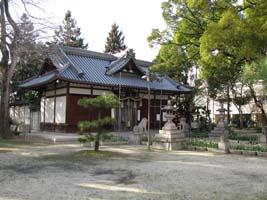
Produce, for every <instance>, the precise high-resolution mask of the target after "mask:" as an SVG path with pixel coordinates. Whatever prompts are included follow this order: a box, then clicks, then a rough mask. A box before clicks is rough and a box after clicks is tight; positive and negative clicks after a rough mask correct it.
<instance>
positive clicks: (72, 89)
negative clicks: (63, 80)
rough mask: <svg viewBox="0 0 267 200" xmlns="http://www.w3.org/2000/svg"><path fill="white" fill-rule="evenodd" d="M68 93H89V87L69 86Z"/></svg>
mask: <svg viewBox="0 0 267 200" xmlns="http://www.w3.org/2000/svg"><path fill="white" fill-rule="evenodd" d="M70 94H87V95H91V89H89V88H88V89H85V88H70Z"/></svg>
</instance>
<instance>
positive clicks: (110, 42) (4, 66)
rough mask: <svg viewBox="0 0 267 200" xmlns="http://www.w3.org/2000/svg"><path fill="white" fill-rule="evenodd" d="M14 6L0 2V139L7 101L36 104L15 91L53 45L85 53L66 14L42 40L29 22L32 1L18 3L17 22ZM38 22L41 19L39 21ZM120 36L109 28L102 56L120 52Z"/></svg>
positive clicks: (30, 95) (33, 97) (5, 133)
mask: <svg viewBox="0 0 267 200" xmlns="http://www.w3.org/2000/svg"><path fill="white" fill-rule="evenodd" d="M13 3H14V2H12V1H9V0H1V1H0V26H1V33H0V39H1V43H0V51H1V61H0V78H1V83H0V88H1V92H0V95H1V98H0V101H1V103H0V130H1V131H0V138H10V137H12V133H11V132H10V130H9V123H10V121H9V107H10V102H11V101H14V100H16V101H18V100H19V101H21V102H33V101H36V103H37V102H39V101H38V97H39V95H38V93H35V92H25V91H21V90H19V88H18V86H19V84H20V83H21V81H24V80H25V79H28V78H30V77H33V76H36V75H38V73H39V70H40V68H41V65H42V63H43V60H44V59H45V57H47V56H48V54H49V53H50V52H51V50H52V49H53V46H54V45H63V46H70V47H76V48H81V49H87V48H88V44H87V43H85V42H84V38H82V37H81V29H80V28H79V27H78V25H77V21H76V20H75V18H74V17H73V16H72V13H71V11H69V10H68V11H67V12H66V14H65V17H64V19H63V21H62V24H61V25H59V26H58V28H57V27H54V29H55V30H54V36H53V39H52V40H51V39H49V38H46V39H45V40H44V39H41V38H43V35H44V34H45V33H44V31H43V30H42V27H38V28H36V27H35V25H34V22H33V21H32V20H36V19H37V18H34V17H33V16H31V15H30V13H29V12H28V9H27V8H28V6H36V7H38V5H37V3H36V2H35V1H25V0H21V3H22V7H24V8H25V13H23V14H22V16H21V18H20V19H16V17H14V16H12V14H11V12H10V9H12V8H13V6H14V4H13ZM39 20H42V19H39ZM125 48H126V45H125V44H124V36H123V33H122V31H119V29H118V25H117V24H115V23H114V24H113V25H112V29H111V32H110V33H109V36H108V38H107V42H106V46H105V52H110V53H117V52H119V51H121V50H124V49H125Z"/></svg>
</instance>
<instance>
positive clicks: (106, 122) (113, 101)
mask: <svg viewBox="0 0 267 200" xmlns="http://www.w3.org/2000/svg"><path fill="white" fill-rule="evenodd" d="M78 104H79V105H80V106H83V107H85V108H88V107H94V108H97V110H98V113H97V116H98V119H97V120H94V121H81V122H79V124H78V127H79V129H80V130H81V132H85V131H88V130H90V129H96V132H97V133H96V135H94V134H90V133H89V134H87V139H88V140H89V141H94V142H95V151H98V150H99V142H100V140H101V139H102V140H103V139H105V137H107V136H106V135H105V131H107V130H105V127H108V126H111V125H114V123H115V120H114V119H112V118H111V117H104V118H103V117H102V115H101V112H102V111H103V109H109V108H115V107H118V106H119V105H120V102H119V99H118V97H117V96H116V95H114V94H107V95H103V96H97V97H95V98H87V99H86V98H83V99H80V100H79V102H78Z"/></svg>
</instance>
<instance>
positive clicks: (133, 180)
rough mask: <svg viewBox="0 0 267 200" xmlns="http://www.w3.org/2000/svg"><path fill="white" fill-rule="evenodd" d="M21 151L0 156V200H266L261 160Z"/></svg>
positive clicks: (73, 149) (123, 150) (265, 168)
mask: <svg viewBox="0 0 267 200" xmlns="http://www.w3.org/2000/svg"><path fill="white" fill-rule="evenodd" d="M85 149H86V148H80V147H79V146H78V145H70V144H69V145H63V144H62V145H50V146H40V147H34V146H24V147H19V148H17V149H13V150H12V151H11V152H6V153H4V152H3V153H0V200H28V199H29V200H54V199H56V200H58V199H64V200H68V199H77V200H78V199H79V200H123V199H134V200H139V199H140V200H141V199H146V200H148V199H150V200H154V199H160V200H161V199H162V200H169V199H172V200H177V199H179V200H180V199H182V200H183V199H188V200H189V199H190V200H191V199H194V200H202V199H203V200H204V199H205V200H206V199H207V200H208V199H215V200H216V199H223V200H228V199H229V200H230V199H234V200H239V199H240V200H252V199H253V200H254V199H255V200H256V199H259V200H264V199H265V200H267V159H266V158H260V157H247V156H239V155H222V154H213V153H208V152H190V151H176V152H163V151H162V152H147V151H146V150H145V146H126V145H125V146H109V147H101V149H102V150H105V151H112V152H117V153H113V154H110V155H108V156H106V155H105V154H104V155H103V156H102V157H95V156H91V157H89V156H85V155H84V154H83V153H79V151H81V150H85Z"/></svg>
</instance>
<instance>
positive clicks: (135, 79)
mask: <svg viewBox="0 0 267 200" xmlns="http://www.w3.org/2000/svg"><path fill="white" fill-rule="evenodd" d="M50 58H51V60H52V62H53V64H54V65H55V66H56V68H57V70H56V71H54V72H50V73H47V74H43V75H41V76H40V77H37V78H35V79H32V80H29V81H26V82H25V83H24V84H22V85H21V87H22V88H34V87H37V86H40V85H44V84H47V83H49V82H52V81H54V80H56V79H58V80H66V81H70V82H76V83H83V84H95V85H105V86H115V87H116V86H119V85H121V86H122V87H131V88H142V89H147V82H146V80H143V79H141V76H139V75H138V74H130V73H125V72H122V73H117V72H118V71H120V70H121V69H122V68H123V67H125V66H126V65H127V63H128V62H129V60H130V59H133V60H134V63H135V65H136V67H137V68H138V70H140V71H141V72H142V73H143V74H148V67H149V66H151V65H153V63H152V62H147V61H141V60H137V59H135V58H133V57H131V56H129V55H124V56H122V57H120V58H117V57H115V56H113V55H110V54H105V53H98V52H93V51H87V50H82V49H77V48H71V47H62V46H60V47H58V48H57V49H56V50H55V51H54V53H53V54H52V55H51V56H50ZM159 79H161V81H152V82H151V83H150V87H151V89H152V90H163V91H170V92H177V93H186V92H190V91H191V89H189V88H188V87H186V86H183V85H181V84H179V83H176V82H175V81H173V80H172V79H170V78H169V77H163V78H159Z"/></svg>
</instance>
